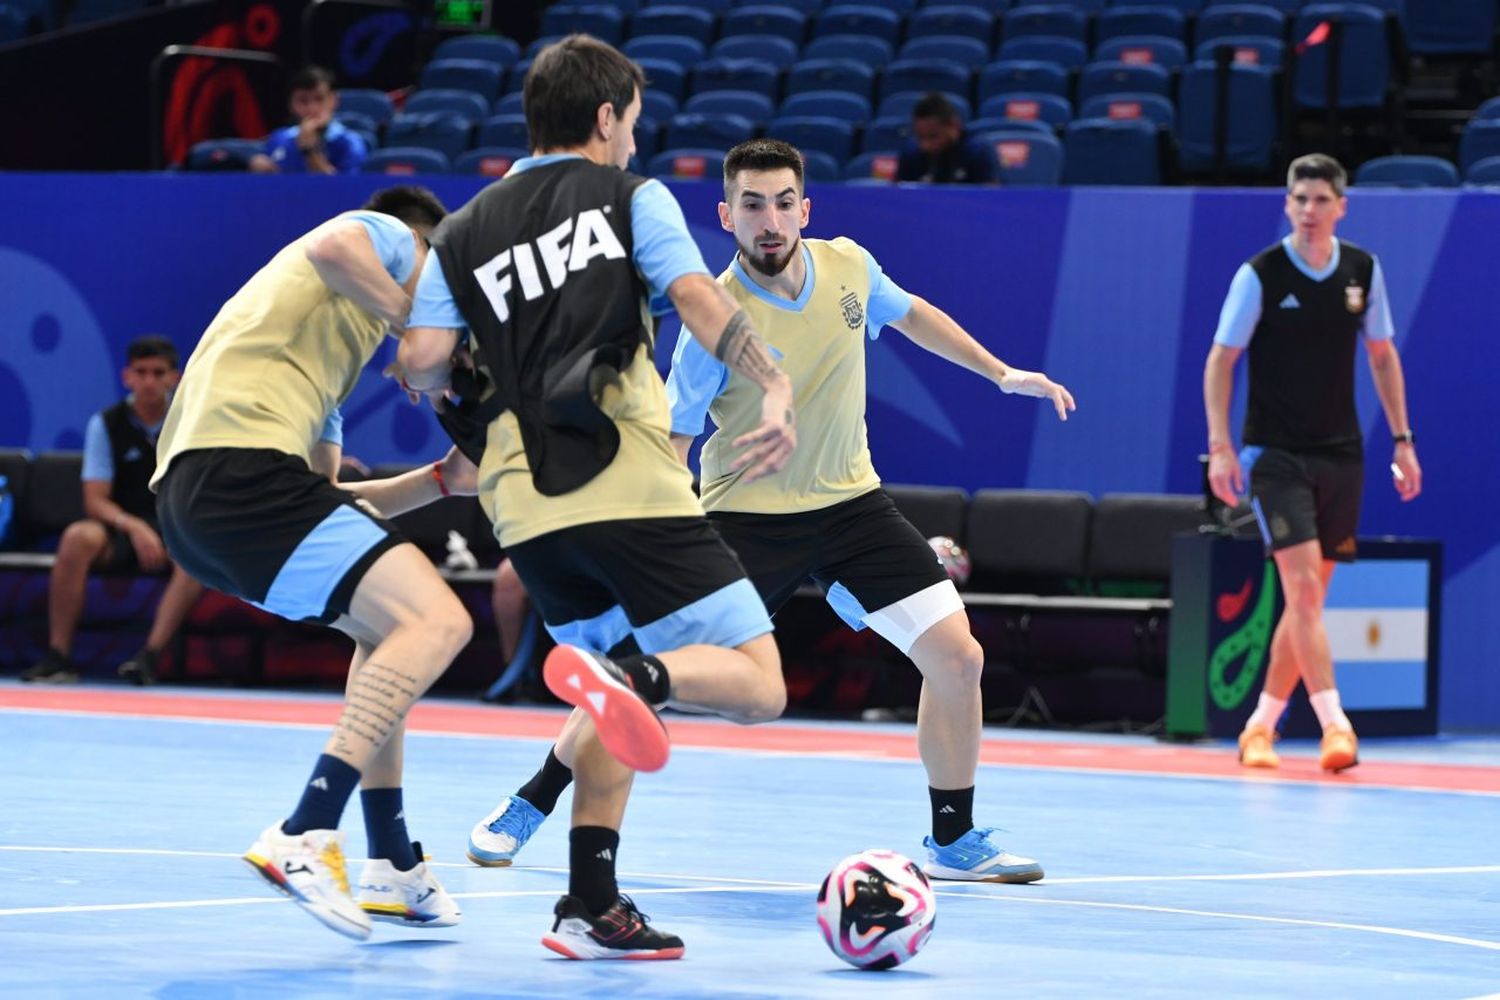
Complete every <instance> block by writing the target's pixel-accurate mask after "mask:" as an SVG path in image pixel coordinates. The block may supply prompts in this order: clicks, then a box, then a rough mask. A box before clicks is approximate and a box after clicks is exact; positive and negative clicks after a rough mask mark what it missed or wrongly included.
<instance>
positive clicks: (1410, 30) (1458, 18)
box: [1404, 0, 1495, 56]
mask: <svg viewBox="0 0 1500 1000" xmlns="http://www.w3.org/2000/svg"><path fill="white" fill-rule="evenodd" d="M1404 25H1405V30H1406V43H1407V46H1408V47H1409V48H1410V49H1411V51H1412V52H1414V53H1416V54H1417V55H1424V56H1425V55H1476V56H1489V55H1491V53H1492V52H1493V51H1494V44H1495V4H1492V3H1485V2H1482V0H1409V2H1408V3H1407V5H1406V18H1405V22H1404Z"/></svg>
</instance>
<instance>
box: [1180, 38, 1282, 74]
mask: <svg viewBox="0 0 1500 1000" xmlns="http://www.w3.org/2000/svg"><path fill="white" fill-rule="evenodd" d="M1221 48H1227V49H1229V50H1230V53H1231V55H1230V60H1231V61H1232V62H1237V63H1242V64H1244V65H1247V66H1265V67H1267V68H1268V69H1280V68H1281V60H1282V55H1283V53H1284V52H1285V49H1286V46H1285V44H1283V42H1282V41H1281V39H1279V38H1266V37H1264V36H1260V35H1220V36H1219V37H1218V38H1211V39H1209V40H1208V41H1206V42H1200V43H1198V47H1197V48H1196V49H1194V50H1193V61H1194V62H1213V61H1214V59H1215V58H1216V56H1215V52H1216V51H1217V50H1218V49H1221Z"/></svg>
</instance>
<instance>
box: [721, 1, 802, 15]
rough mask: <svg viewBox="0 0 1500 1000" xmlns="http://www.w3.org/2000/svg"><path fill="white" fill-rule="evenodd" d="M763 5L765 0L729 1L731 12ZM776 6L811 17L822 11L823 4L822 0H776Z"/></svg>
mask: <svg viewBox="0 0 1500 1000" xmlns="http://www.w3.org/2000/svg"><path fill="white" fill-rule="evenodd" d="M765 3H766V0H729V7H730V9H731V10H732V9H733V8H735V7H759V6H761V5H763V4H765ZM776 6H778V7H786V8H787V9H789V10H796V11H801V12H802V13H803V14H806V15H808V16H809V17H811V16H812V15H813V14H816V13H817V12H818V11H820V10H822V9H823V6H824V4H823V0H776Z"/></svg>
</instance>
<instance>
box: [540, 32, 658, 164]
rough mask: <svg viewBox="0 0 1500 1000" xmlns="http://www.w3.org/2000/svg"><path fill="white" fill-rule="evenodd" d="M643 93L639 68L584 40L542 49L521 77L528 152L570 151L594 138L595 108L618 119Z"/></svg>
mask: <svg viewBox="0 0 1500 1000" xmlns="http://www.w3.org/2000/svg"><path fill="white" fill-rule="evenodd" d="M645 89H646V75H645V74H644V73H643V72H641V68H640V66H638V65H636V64H635V63H634V62H632V61H631V60H630V59H628V58H626V57H625V56H624V55H621V54H620V52H619V51H617V50H616V49H615V48H613V47H612V46H609V45H606V44H605V43H603V42H601V41H599V39H597V38H591V37H589V36H588V35H569V36H568V37H566V38H564V39H561V40H560V41H557V42H554V43H553V44H551V45H549V46H547V47H546V48H544V49H542V51H541V52H540V53H538V54H537V57H536V58H535V59H533V60H532V61H531V69H529V70H528V71H527V72H526V83H525V86H524V88H523V93H524V96H523V98H522V100H523V102H524V105H525V110H526V129H527V131H528V132H530V133H531V148H532V149H533V150H549V149H572V148H574V147H576V146H582V145H583V144H584V143H586V142H588V141H589V136H591V135H593V134H594V115H595V114H596V113H597V112H598V110H599V105H601V104H610V105H612V106H613V107H614V109H615V114H616V115H618V116H623V115H624V114H625V109H626V108H628V107H630V102H631V101H632V100H634V99H635V95H636V91H638V90H645Z"/></svg>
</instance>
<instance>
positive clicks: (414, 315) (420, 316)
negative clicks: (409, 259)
mask: <svg viewBox="0 0 1500 1000" xmlns="http://www.w3.org/2000/svg"><path fill="white" fill-rule="evenodd" d="M406 325H407V326H431V327H436V328H438V329H440V330H462V329H464V328H465V327H467V326H468V325H469V324H468V323H467V322H465V321H464V314H463V313H461V312H459V311H458V303H457V302H454V301H453V292H452V291H451V290H449V288H448V279H447V278H446V277H444V276H443V264H442V261H440V260H438V255H437V254H436V253H428V254H427V263H426V264H423V265H422V276H421V277H420V278H418V279H417V294H416V295H415V296H413V297H412V303H411V315H410V316H409V317H407V320H406Z"/></svg>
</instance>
